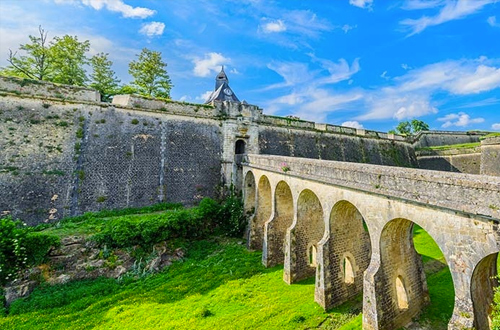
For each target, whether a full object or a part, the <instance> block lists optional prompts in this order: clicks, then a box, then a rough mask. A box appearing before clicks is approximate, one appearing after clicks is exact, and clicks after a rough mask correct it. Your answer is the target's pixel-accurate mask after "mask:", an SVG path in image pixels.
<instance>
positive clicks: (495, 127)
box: [491, 123, 500, 131]
mask: <svg viewBox="0 0 500 330" xmlns="http://www.w3.org/2000/svg"><path fill="white" fill-rule="evenodd" d="M491 128H492V129H496V130H499V131H500V123H496V124H493V125H491Z"/></svg>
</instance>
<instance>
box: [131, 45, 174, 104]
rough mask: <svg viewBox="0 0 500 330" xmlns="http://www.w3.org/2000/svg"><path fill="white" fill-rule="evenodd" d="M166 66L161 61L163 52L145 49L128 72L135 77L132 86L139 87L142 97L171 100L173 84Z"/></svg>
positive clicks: (132, 63)
mask: <svg viewBox="0 0 500 330" xmlns="http://www.w3.org/2000/svg"><path fill="white" fill-rule="evenodd" d="M166 66H167V64H166V63H165V62H163V61H162V59H161V52H157V51H152V50H149V49H147V48H144V49H143V50H142V51H141V53H140V54H139V55H138V58H137V60H136V61H132V62H130V64H129V70H128V72H129V73H130V75H132V77H134V80H133V81H132V85H133V86H135V87H137V91H138V92H139V94H141V95H144V96H152V97H161V98H170V89H171V88H172V82H171V81H170V77H169V76H168V74H167V70H166Z"/></svg>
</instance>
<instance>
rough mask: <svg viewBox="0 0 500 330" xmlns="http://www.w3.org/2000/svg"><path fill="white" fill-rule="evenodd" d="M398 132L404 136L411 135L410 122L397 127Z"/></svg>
mask: <svg viewBox="0 0 500 330" xmlns="http://www.w3.org/2000/svg"><path fill="white" fill-rule="evenodd" d="M396 131H397V132H398V133H399V134H402V135H410V134H411V125H410V123H409V122H408V121H402V122H400V123H399V124H398V126H396Z"/></svg>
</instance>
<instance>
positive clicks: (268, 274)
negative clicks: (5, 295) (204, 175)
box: [0, 229, 453, 330]
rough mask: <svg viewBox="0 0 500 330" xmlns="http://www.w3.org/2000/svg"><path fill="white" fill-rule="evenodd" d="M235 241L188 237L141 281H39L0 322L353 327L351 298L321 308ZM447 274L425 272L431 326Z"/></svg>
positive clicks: (439, 313) (429, 251) (432, 253)
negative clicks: (178, 256) (173, 257)
mask: <svg viewBox="0 0 500 330" xmlns="http://www.w3.org/2000/svg"><path fill="white" fill-rule="evenodd" d="M238 243H240V242H237V241H235V240H227V241H220V240H213V241H200V242H194V243H191V244H190V246H188V247H187V250H188V251H189V254H188V257H187V258H186V259H185V261H184V262H178V263H175V264H173V265H172V266H171V267H170V268H169V269H168V270H166V271H164V272H163V273H161V274H156V275H152V276H149V277H146V278H143V279H141V280H136V281H133V280H129V279H124V280H123V281H122V282H117V281H115V280H112V279H100V280H96V281H82V282H74V283H70V284H66V285H61V286H55V287H42V288H40V289H37V290H35V292H34V293H33V294H32V295H31V296H30V297H29V298H28V299H26V300H19V301H17V302H15V303H14V304H13V305H12V307H11V315H9V316H8V317H5V318H1V317H0V328H1V329H30V330H31V329H69V328H71V329H306V328H321V329H336V328H338V327H340V326H341V329H343V330H349V329H360V328H361V315H360V314H359V308H360V302H359V301H357V302H352V303H349V304H346V305H343V306H341V307H339V308H337V309H335V310H333V311H330V312H329V313H325V312H324V311H323V310H322V309H321V308H320V307H319V306H318V305H317V304H316V303H315V302H314V283H313V282H312V281H311V280H308V281H305V282H302V283H299V284H296V285H292V286H289V285H287V284H285V283H284V282H283V281H282V267H274V268H271V269H265V268H264V267H263V266H262V265H261V263H260V259H261V254H260V253H258V252H248V251H247V250H246V249H245V247H244V246H243V245H242V244H238ZM415 243H416V246H417V248H418V249H419V252H421V253H423V254H424V255H426V258H427V259H426V260H427V261H432V260H433V259H430V257H432V258H434V259H440V258H442V256H440V255H439V254H438V253H436V248H435V247H433V246H432V244H431V243H433V242H432V240H430V239H429V236H428V235H426V234H425V232H423V231H419V230H418V229H417V231H416V237H415ZM186 244H187V243H186ZM207 255H208V257H207ZM447 276H448V277H449V271H447V268H445V270H444V271H443V270H441V271H439V272H438V273H436V274H434V275H430V276H429V277H428V284H429V290H430V294H431V300H432V302H433V304H432V305H431V306H430V307H429V308H428V309H426V310H425V311H424V313H423V316H424V317H425V319H427V320H428V321H429V322H430V323H431V324H432V325H433V329H441V328H443V329H445V328H446V326H445V325H446V322H447V319H448V318H449V315H451V310H452V308H453V288H452V285H451V284H448V283H447V281H446V280H447ZM448 282H451V281H448ZM450 285H451V286H450ZM450 287H451V289H450ZM450 297H451V305H450V299H449V298H450ZM424 317H423V318H422V320H423V319H424Z"/></svg>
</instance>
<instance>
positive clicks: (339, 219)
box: [316, 200, 371, 309]
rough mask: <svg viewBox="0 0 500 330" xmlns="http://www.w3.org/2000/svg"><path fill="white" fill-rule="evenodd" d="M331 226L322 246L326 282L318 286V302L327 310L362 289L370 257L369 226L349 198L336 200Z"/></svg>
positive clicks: (324, 280)
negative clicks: (347, 199)
mask: <svg viewBox="0 0 500 330" xmlns="http://www.w3.org/2000/svg"><path fill="white" fill-rule="evenodd" d="M328 225H329V227H330V236H329V237H328V239H327V240H325V239H323V241H322V244H321V246H320V249H321V251H322V253H320V256H321V258H323V260H322V262H321V264H322V265H325V266H323V268H324V269H323V270H322V272H321V273H322V274H321V275H322V276H320V278H321V279H322V281H323V283H320V285H319V286H317V288H316V291H317V293H318V294H317V295H316V301H317V302H318V303H319V304H320V305H321V306H323V307H324V308H325V309H330V308H332V307H335V306H337V305H340V304H342V303H344V302H346V301H348V300H351V299H352V298H354V297H356V296H357V295H359V294H361V293H362V292H363V274H364V271H365V270H366V269H367V268H368V265H369V264H370V259H371V242H370V234H369V232H368V227H367V226H366V223H365V221H364V219H363V216H362V215H361V213H360V211H359V210H358V208H357V207H356V206H355V205H354V204H352V203H351V202H349V201H346V200H341V201H338V202H337V203H335V205H334V206H333V207H332V209H331V212H330V217H329V223H328Z"/></svg>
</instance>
